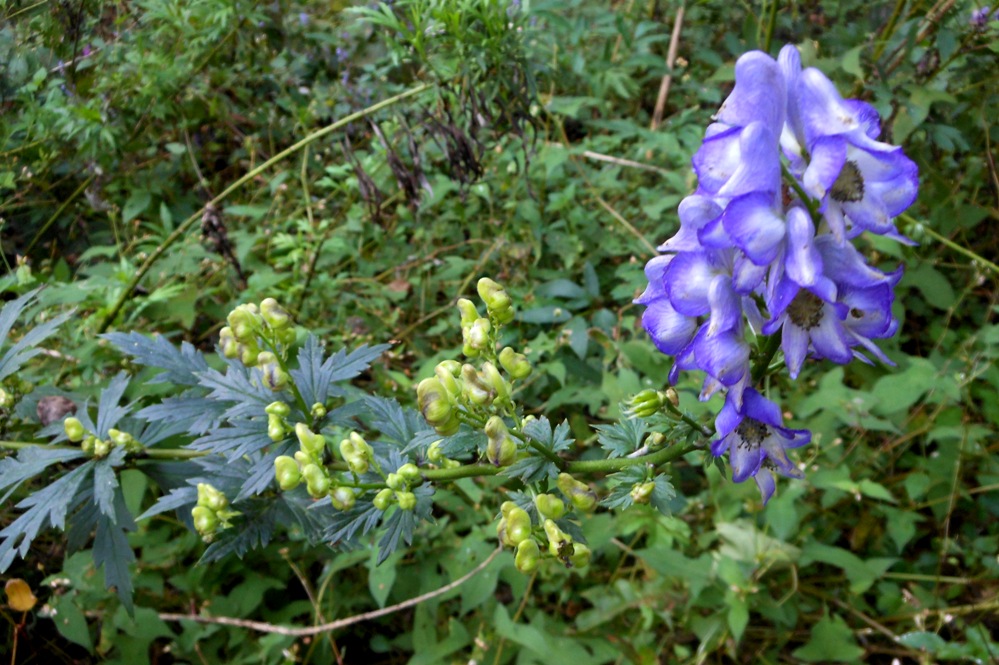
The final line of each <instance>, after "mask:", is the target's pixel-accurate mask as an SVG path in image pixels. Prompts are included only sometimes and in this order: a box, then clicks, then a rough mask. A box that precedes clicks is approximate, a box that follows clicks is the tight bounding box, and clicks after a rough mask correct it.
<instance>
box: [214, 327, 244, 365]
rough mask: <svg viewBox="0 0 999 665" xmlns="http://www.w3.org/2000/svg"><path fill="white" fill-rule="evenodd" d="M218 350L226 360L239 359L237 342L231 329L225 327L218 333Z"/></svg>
mask: <svg viewBox="0 0 999 665" xmlns="http://www.w3.org/2000/svg"><path fill="white" fill-rule="evenodd" d="M219 349H220V350H221V351H222V355H223V356H225V357H226V358H229V359H232V358H238V357H239V351H240V349H239V341H238V340H237V339H236V336H235V335H233V334H232V328H230V327H229V326H226V327H225V328H223V329H222V330H220V331H219Z"/></svg>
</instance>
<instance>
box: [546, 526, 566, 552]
mask: <svg viewBox="0 0 999 665" xmlns="http://www.w3.org/2000/svg"><path fill="white" fill-rule="evenodd" d="M544 529H545V535H546V536H548V551H550V552H551V553H552V554H554V555H555V556H558V555H559V553H560V551H561V550H563V548H564V547H565V545H566V544H572V536H570V535H569V534H567V533H566V532H564V531H562V529H560V528H558V525H557V524H555V521H554V520H551V519H546V520H545V522H544Z"/></svg>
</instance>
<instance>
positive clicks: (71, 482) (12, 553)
mask: <svg viewBox="0 0 999 665" xmlns="http://www.w3.org/2000/svg"><path fill="white" fill-rule="evenodd" d="M93 470H94V463H93V462H87V463H86V464H83V465H82V466H78V467H77V468H75V469H73V470H72V471H70V472H69V473H67V474H66V475H64V476H62V477H61V478H59V479H57V480H55V481H53V482H52V483H51V484H50V485H48V486H46V487H44V488H42V489H40V490H38V491H37V492H35V493H33V494H31V495H30V496H28V497H26V498H25V499H23V500H22V501H20V502H19V503H18V504H17V506H16V507H17V508H20V509H22V510H24V513H23V514H21V516H20V517H18V518H17V519H16V520H14V521H13V522H11V523H10V524H9V525H8V526H7V527H6V528H5V529H4V530H3V531H0V539H2V542H0V572H3V571H5V570H7V568H8V567H10V564H11V563H13V562H14V558H15V557H16V556H17V555H18V554H20V555H21V556H22V557H23V556H25V555H26V554H27V553H28V549H29V548H30V547H31V542H32V541H33V540H34V539H35V536H37V535H38V532H39V531H41V530H42V529H44V528H45V527H47V526H53V527H56V528H57V529H62V528H64V527H65V525H66V515H67V514H68V513H69V512H70V511H72V510H74V509H76V507H77V506H78V505H79V504H80V501H81V499H80V496H79V493H80V487H81V486H82V485H83V483H84V482H85V481H86V480H87V478H88V477H89V476H90V475H91V474H92V473H93Z"/></svg>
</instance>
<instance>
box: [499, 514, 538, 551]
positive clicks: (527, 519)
mask: <svg viewBox="0 0 999 665" xmlns="http://www.w3.org/2000/svg"><path fill="white" fill-rule="evenodd" d="M504 520H505V521H506V538H507V541H508V542H507V544H508V545H519V544H520V543H522V542H523V541H525V540H527V539H528V538H530V537H531V516H530V515H528V514H527V511H526V510H524V509H523V508H519V507H516V506H514V507H513V508H512V509H510V511H509V512H508V513H507V514H506V516H505V517H504Z"/></svg>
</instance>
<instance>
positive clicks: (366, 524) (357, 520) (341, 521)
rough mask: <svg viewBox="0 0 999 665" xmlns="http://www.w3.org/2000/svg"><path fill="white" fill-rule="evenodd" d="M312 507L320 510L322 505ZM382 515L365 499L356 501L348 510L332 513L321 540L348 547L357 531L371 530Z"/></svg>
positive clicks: (352, 543) (364, 532)
mask: <svg viewBox="0 0 999 665" xmlns="http://www.w3.org/2000/svg"><path fill="white" fill-rule="evenodd" d="M313 509H315V510H320V509H322V505H321V504H316V505H315V506H314V507H313ZM384 515H385V513H384V512H383V511H381V510H378V509H377V508H375V506H374V504H372V503H369V502H367V501H365V502H358V504H357V505H356V506H354V507H353V508H351V509H350V510H345V511H343V512H336V513H334V514H333V517H332V518H331V519H330V524H329V526H327V527H326V532H325V533H324V534H323V540H325V541H326V542H328V543H330V544H331V545H332V546H333V547H347V548H350V547H352V546H353V545H354V542H353V541H354V538H355V537H356V536H357V535H358V532H360V535H364V534H366V533H367V532H369V531H371V529H373V528H374V527H375V525H377V524H378V522H379V521H380V520H381V519H382V517H383V516H384Z"/></svg>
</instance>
